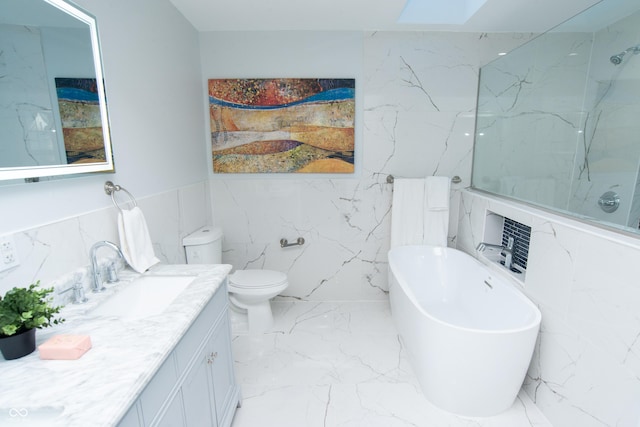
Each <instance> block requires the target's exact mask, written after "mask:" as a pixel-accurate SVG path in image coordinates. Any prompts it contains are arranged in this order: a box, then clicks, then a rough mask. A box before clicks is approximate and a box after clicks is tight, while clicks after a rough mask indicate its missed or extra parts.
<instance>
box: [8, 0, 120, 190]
mask: <svg viewBox="0 0 640 427" xmlns="http://www.w3.org/2000/svg"><path fill="white" fill-rule="evenodd" d="M42 1H44V2H45V3H49V4H50V5H52V6H54V7H56V8H58V9H60V10H61V11H63V12H65V13H66V14H68V15H69V16H72V17H73V18H75V19H77V20H79V21H81V22H84V23H85V24H87V25H88V26H89V31H90V36H91V48H92V54H93V65H94V68H95V71H96V75H95V78H96V85H97V87H98V100H99V103H100V119H101V121H102V135H103V141H104V151H105V159H106V161H105V162H95V163H84V164H83V163H80V164H64V165H45V166H19V167H3V168H0V181H4V180H15V179H25V181H27V182H31V181H38V179H33V180H31V179H32V178H42V177H55V176H62V175H75V174H82V173H91V172H115V165H114V162H113V153H112V149H111V136H110V132H109V128H110V126H109V116H108V113H107V100H106V95H105V88H104V74H103V70H102V59H101V58H102V55H101V53H100V42H99V40H98V23H97V21H96V18H95V17H94V16H92V15H89V14H88V13H86V12H84V11H83V10H81V9H80V8H79V7H77V6H76V5H74V4H71V3H69V2H67V1H65V0H42Z"/></svg>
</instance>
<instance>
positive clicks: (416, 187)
mask: <svg viewBox="0 0 640 427" xmlns="http://www.w3.org/2000/svg"><path fill="white" fill-rule="evenodd" d="M424 184H425V180H424V179H400V178H396V179H395V181H394V182H393V201H392V206H391V247H392V248H394V247H396V246H404V245H420V244H422V242H423V238H424V207H425V205H424V192H425V185H424Z"/></svg>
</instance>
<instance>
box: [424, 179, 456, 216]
mask: <svg viewBox="0 0 640 427" xmlns="http://www.w3.org/2000/svg"><path fill="white" fill-rule="evenodd" d="M450 183H451V179H449V178H447V177H446V176H428V177H427V179H426V180H425V198H426V201H427V209H429V210H440V209H449V197H450V194H449V193H450V191H449V188H450V185H451V184H450Z"/></svg>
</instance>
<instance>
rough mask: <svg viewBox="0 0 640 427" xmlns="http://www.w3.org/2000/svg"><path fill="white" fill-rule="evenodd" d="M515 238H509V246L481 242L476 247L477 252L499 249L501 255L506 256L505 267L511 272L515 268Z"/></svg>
mask: <svg viewBox="0 0 640 427" xmlns="http://www.w3.org/2000/svg"><path fill="white" fill-rule="evenodd" d="M515 242H516V240H515V238H514V237H513V236H509V237H508V238H507V246H503V245H492V244H490V243H485V242H480V243H479V244H478V246H477V247H476V250H477V251H480V252H483V251H484V250H485V249H487V248H489V249H499V250H500V254H501V255H504V266H505V267H506V268H508V269H509V270H511V268H512V267H513V252H514V250H515Z"/></svg>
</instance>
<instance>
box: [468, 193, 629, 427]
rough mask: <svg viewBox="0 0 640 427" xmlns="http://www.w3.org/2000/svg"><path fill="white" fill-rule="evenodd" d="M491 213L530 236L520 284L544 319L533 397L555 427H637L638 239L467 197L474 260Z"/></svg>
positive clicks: (531, 380)
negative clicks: (521, 225)
mask: <svg viewBox="0 0 640 427" xmlns="http://www.w3.org/2000/svg"><path fill="white" fill-rule="evenodd" d="M487 211H491V212H494V213H497V214H499V215H503V216H507V217H510V218H513V219H515V220H516V221H519V222H522V223H524V224H527V225H530V226H531V227H532V234H531V246H530V252H529V263H528V268H527V272H526V279H525V282H524V284H522V283H518V282H514V286H517V287H519V288H520V289H522V290H523V291H524V292H525V293H526V294H527V295H528V296H529V298H531V299H532V300H533V301H534V302H535V303H536V304H537V305H538V306H539V307H540V310H541V311H542V325H541V331H540V335H539V338H538V343H537V347H536V350H535V353H534V358H533V361H532V364H531V366H530V368H529V372H528V374H527V378H526V380H525V385H524V389H525V390H526V392H527V393H528V395H529V396H530V397H531V399H533V401H534V402H535V403H536V405H537V406H538V408H540V409H541V410H542V412H543V413H544V414H545V416H546V417H547V418H548V419H549V420H550V421H551V423H552V424H553V425H554V426H556V427H571V426H578V425H579V426H584V427H590V426H594V427H595V426H628V427H636V426H637V425H638V422H640V339H639V337H640V316H638V307H640V286H638V277H640V264H638V259H639V257H640V243H639V242H638V239H637V238H632V237H626V236H623V235H621V234H617V233H612V232H609V231H606V230H601V229H597V228H595V227H592V226H589V225H586V224H582V223H579V222H576V221H574V220H569V219H566V218H562V217H558V216H555V215H552V214H547V213H544V212H541V211H537V210H534V209H531V208H526V207H520V206H518V205H516V204H514V203H511V202H505V201H503V200H499V199H495V198H491V197H487V196H484V195H482V194H479V193H475V192H472V191H468V190H465V191H464V192H463V193H462V197H461V205H460V218H459V224H458V239H457V247H458V248H459V249H462V250H464V251H465V252H468V253H471V254H475V253H476V252H475V250H474V248H475V246H476V245H477V243H479V242H480V241H481V239H482V236H483V232H484V227H485V217H486V214H487ZM496 268H497V267H496ZM496 271H498V270H496Z"/></svg>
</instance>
